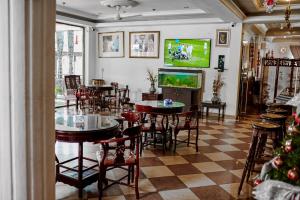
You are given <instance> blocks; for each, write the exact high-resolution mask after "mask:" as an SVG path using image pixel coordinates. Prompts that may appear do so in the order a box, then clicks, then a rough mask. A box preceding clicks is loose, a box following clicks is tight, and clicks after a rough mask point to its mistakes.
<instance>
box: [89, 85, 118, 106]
mask: <svg viewBox="0 0 300 200" xmlns="http://www.w3.org/2000/svg"><path fill="white" fill-rule="evenodd" d="M87 88H88V89H89V90H91V91H92V93H93V99H94V100H93V101H94V102H93V107H94V110H96V108H97V107H98V106H99V107H100V109H101V110H102V109H105V108H108V109H109V110H110V107H109V99H106V96H105V93H106V92H107V93H108V95H110V94H111V91H112V90H113V87H112V86H111V85H88V86H87Z"/></svg>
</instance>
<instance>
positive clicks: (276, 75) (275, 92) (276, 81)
mask: <svg viewBox="0 0 300 200" xmlns="http://www.w3.org/2000/svg"><path fill="white" fill-rule="evenodd" d="M278 76H279V62H277V66H276V74H275V86H274V96H273V103H275V98H276V97H277V88H278Z"/></svg>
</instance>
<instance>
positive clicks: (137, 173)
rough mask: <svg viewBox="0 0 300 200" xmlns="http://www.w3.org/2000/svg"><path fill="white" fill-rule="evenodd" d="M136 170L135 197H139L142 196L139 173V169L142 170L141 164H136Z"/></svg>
mask: <svg viewBox="0 0 300 200" xmlns="http://www.w3.org/2000/svg"><path fill="white" fill-rule="evenodd" d="M133 169H134V167H133ZM135 170H136V171H135V180H134V182H135V183H134V187H135V198H136V199H139V198H140V194H139V174H140V172H139V170H140V168H139V166H138V165H137V166H136V169H135Z"/></svg>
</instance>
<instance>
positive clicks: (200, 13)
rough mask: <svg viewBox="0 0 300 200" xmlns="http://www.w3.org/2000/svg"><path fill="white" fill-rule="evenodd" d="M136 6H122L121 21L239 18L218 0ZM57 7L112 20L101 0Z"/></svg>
mask: <svg viewBox="0 0 300 200" xmlns="http://www.w3.org/2000/svg"><path fill="white" fill-rule="evenodd" d="M135 1H137V2H138V5H137V6H134V7H131V8H121V10H120V16H121V19H122V21H151V20H178V19H200V18H201V19H205V18H206V19H207V18H213V19H216V22H217V23H219V22H240V21H241V19H239V18H238V17H237V16H236V15H235V14H233V13H232V12H230V11H229V10H228V8H226V7H225V6H224V5H223V4H222V3H221V2H220V1H219V0H213V1H212V0H135ZM57 11H58V12H59V14H61V13H69V14H73V15H79V16H81V17H85V18H89V19H93V20H94V21H95V22H97V23H104V22H115V21H117V20H116V14H117V11H116V8H110V7H106V6H102V5H101V4H100V0H57Z"/></svg>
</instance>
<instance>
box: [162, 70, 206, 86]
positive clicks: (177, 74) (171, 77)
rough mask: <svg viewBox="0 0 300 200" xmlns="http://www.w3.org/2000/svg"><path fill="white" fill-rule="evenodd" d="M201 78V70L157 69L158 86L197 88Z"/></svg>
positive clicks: (200, 84)
mask: <svg viewBox="0 0 300 200" xmlns="http://www.w3.org/2000/svg"><path fill="white" fill-rule="evenodd" d="M202 79H203V73H202V71H201V70H168V69H159V70H158V87H169V88H187V89H199V88H201V87H202Z"/></svg>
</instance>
